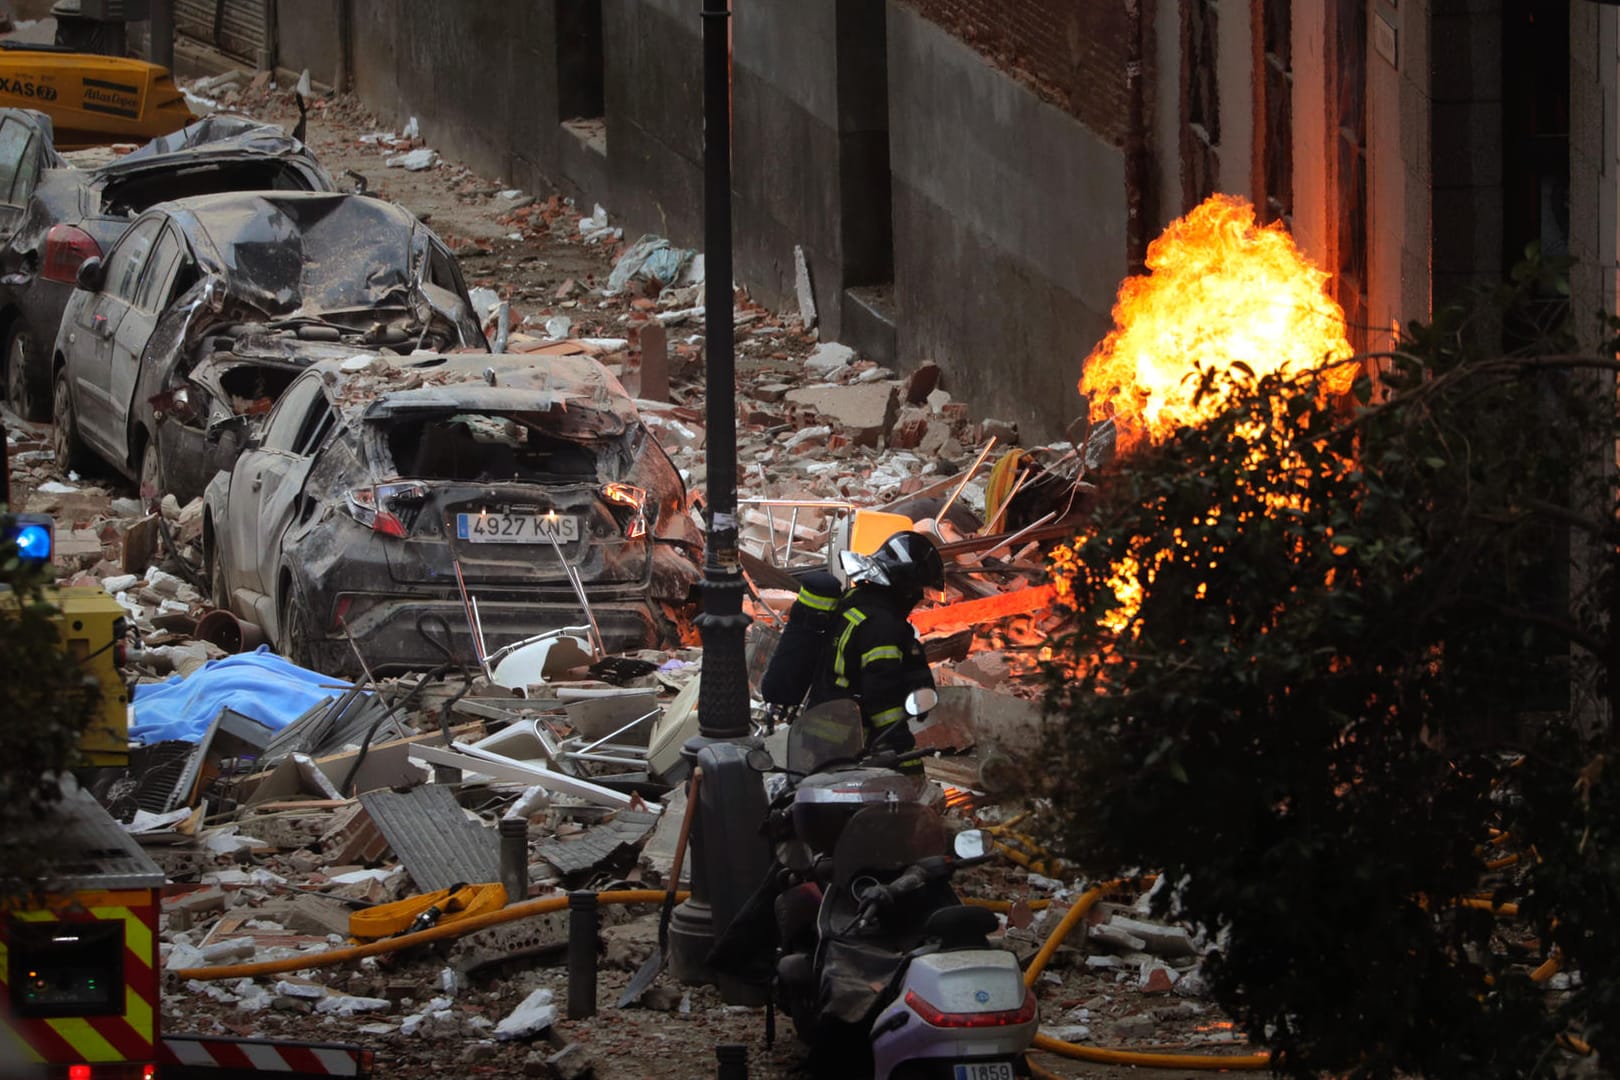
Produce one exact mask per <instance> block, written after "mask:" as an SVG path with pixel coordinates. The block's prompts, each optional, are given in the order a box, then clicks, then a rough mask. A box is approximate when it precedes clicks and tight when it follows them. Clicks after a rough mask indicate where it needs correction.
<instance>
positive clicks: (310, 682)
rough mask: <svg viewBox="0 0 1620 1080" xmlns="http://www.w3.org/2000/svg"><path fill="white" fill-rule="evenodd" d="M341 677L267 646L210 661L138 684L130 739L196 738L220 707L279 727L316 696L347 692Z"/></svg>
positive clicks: (272, 726) (304, 707) (183, 739)
mask: <svg viewBox="0 0 1620 1080" xmlns="http://www.w3.org/2000/svg"><path fill="white" fill-rule="evenodd" d="M341 686H342V681H341V680H339V679H334V678H331V677H330V676H327V675H322V674H321V673H320V672H318V671H310V670H308V669H307V668H301V667H299V666H298V665H297V664H292V663H288V662H287V661H286V660H283V659H282V658H281V657H279V656H277V655H276V654H275V653H273V652H271V651H270V649H269V646H266V645H261V646H259V648H258V649H257V650H256V651H254V652H250V653H240V654H238V655H236V656H227V657H226V658H225V659H223V660H210V661H209V662H208V663H206V664H204V665H203V666H202V667H201V668H199V669H198V670H197V671H194V672H192V673H191V675H190V676H189V677H181V676H179V675H176V676H174V677H173V678H171V679H168V680H165V681H164V682H161V683H145V684H142V685H140V686H137V687H136V688H135V719H134V722H133V723H132V724H131V725H130V729H129V737H130V739H131V741H133V742H138V743H141V744H143V745H145V744H149V743H156V742H164V741H166V740H169V739H179V740H181V741H183V742H196V741H197V740H199V739H201V738H202V737H203V735H204V733H205V732H207V730H208V725H209V724H211V723H213V721H214V717H215V716H218V715H219V710H220V708H221V707H222V706H225V705H229V706H230V707H231V708H233V709H235V710H236V711H237V712H239V713H242V714H243V715H244V716H251V717H252V718H253V719H255V720H257V721H259V722H260V723H262V724H264V725H265V726H266V727H269V728H271V729H272V730H275V731H280V730H281V729H282V728H284V727H286V726H287V725H288V724H290V723H292V722H293V721H294V720H296V719H298V718H299V717H300V716H302V715H304V713H306V712H308V711H309V709H310V707H311V706H312V705H314V704H315V703H316V702H318V701H322V700H324V699H326V698H332V697H336V696H338V695H339V694H341V693H342V692H343V690H342V689H340V688H339V689H334V688H335V687H341Z"/></svg>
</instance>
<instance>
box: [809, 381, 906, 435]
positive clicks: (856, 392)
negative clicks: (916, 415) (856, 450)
mask: <svg viewBox="0 0 1620 1080" xmlns="http://www.w3.org/2000/svg"><path fill="white" fill-rule="evenodd" d="M787 399H788V400H789V401H791V402H793V403H795V404H797V405H804V406H807V407H808V408H811V409H814V410H815V411H816V412H818V413H820V414H822V415H823V416H827V417H830V418H832V419H833V420H835V421H837V423H838V425H839V427H841V428H842V429H843V433H844V434H845V435H846V436H847V437H848V438H849V440H850V441H851V442H852V443H854V444H855V445H856V446H871V447H875V446H877V445H878V444H879V443H880V442H882V441H883V439H884V438H885V437H886V436H887V435H888V434H889V431H890V430H891V429H892V428H893V427H894V421H895V417H896V416H897V415H898V414H899V408H900V406H899V400H900V395H899V393H898V391H897V389H896V386H895V384H894V383H891V382H872V383H858V384H854V385H850V386H831V385H828V386H806V387H802V388H801V389H798V390H790V391H788V395H787Z"/></svg>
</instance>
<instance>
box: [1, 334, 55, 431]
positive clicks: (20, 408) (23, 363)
mask: <svg viewBox="0 0 1620 1080" xmlns="http://www.w3.org/2000/svg"><path fill="white" fill-rule="evenodd" d="M33 347H34V346H33V339H32V338H31V337H29V334H28V331H27V330H24V329H23V328H22V327H20V326H19V327H17V328H15V329H13V330H12V331H11V340H10V341H8V342H7V343H6V400H7V401H9V402H11V407H12V408H14V409H16V410H17V415H19V416H21V417H22V418H23V419H24V420H43V419H45V412H46V409H45V403H44V402H42V401H39V400H37V398H38V395H37V394H36V393H34V384H33V380H32V379H30V378H29V375H30V374H31V373H30V371H29V359H28V357H29V354H30V353H31V352H32V351H33Z"/></svg>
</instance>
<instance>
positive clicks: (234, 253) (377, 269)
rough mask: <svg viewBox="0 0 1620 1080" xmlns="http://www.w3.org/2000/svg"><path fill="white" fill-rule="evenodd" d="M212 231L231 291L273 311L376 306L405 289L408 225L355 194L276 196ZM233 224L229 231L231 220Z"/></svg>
mask: <svg viewBox="0 0 1620 1080" xmlns="http://www.w3.org/2000/svg"><path fill="white" fill-rule="evenodd" d="M265 202H266V203H268V204H270V212H267V213H261V214H254V215H241V216H240V217H239V218H238V220H237V221H236V222H227V223H221V224H220V226H219V227H218V228H217V229H214V228H211V229H210V232H211V233H213V235H214V236H215V238H216V240H217V241H220V242H221V243H222V247H223V249H222V250H221V251H220V257H221V258H222V259H223V260H224V263H225V270H226V272H227V274H228V275H229V276H230V277H231V279H232V281H231V287H232V291H233V292H236V293H238V294H240V295H242V297H243V298H244V299H246V300H248V301H249V302H251V303H253V304H254V305H255V306H257V307H260V308H262V309H263V310H264V311H266V312H268V313H270V314H273V315H284V314H289V313H291V312H294V311H299V310H311V311H341V310H345V309H355V308H369V307H375V306H377V305H378V304H379V303H381V302H383V301H385V300H386V299H388V297H389V296H390V294H393V293H398V294H400V296H401V299H402V300H403V296H404V295H405V293H406V291H407V290H408V288H409V286H410V277H409V275H410V272H411V270H410V268H411V267H412V266H413V257H412V256H413V248H415V247H417V246H418V244H417V243H413V241H414V240H415V237H414V235H413V234H414V232H415V230H414V229H409V228H406V227H403V226H402V223H401V222H400V220H399V219H398V218H397V217H395V216H394V215H392V214H391V213H389V212H387V210H386V208H384V207H380V206H378V205H377V204H374V203H371V202H369V201H367V200H362V199H344V198H333V199H314V200H307V201H276V200H273V199H271V198H268V197H267V198H266V199H265ZM233 224H234V225H235V228H234V229H233V228H232V225H233Z"/></svg>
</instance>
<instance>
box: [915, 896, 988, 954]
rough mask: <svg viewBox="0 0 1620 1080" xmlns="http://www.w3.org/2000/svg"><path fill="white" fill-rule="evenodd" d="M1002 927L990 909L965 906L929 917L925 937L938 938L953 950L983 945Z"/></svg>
mask: <svg viewBox="0 0 1620 1080" xmlns="http://www.w3.org/2000/svg"><path fill="white" fill-rule="evenodd" d="M1000 926H1001V920H1000V919H998V918H996V913H995V912H993V911H991V910H990V909H989V908H982V907H972V906H970V905H967V904H963V905H960V906H958V907H947V908H940V909H939V910H938V911H936V912H934V913H933V914H932V915H930V916H928V921H927V922H925V923H923V935H924V936H925V937H931V938H938V939H939V941H940V944H941V945H942V946H944V947H945V948H947V949H951V948H959V947H963V946H969V945H982V944H983V943H984V939H985V937H986V936H987V935H989V934H990V932H991V931H993V930H995V929H997V928H998V927H1000Z"/></svg>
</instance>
